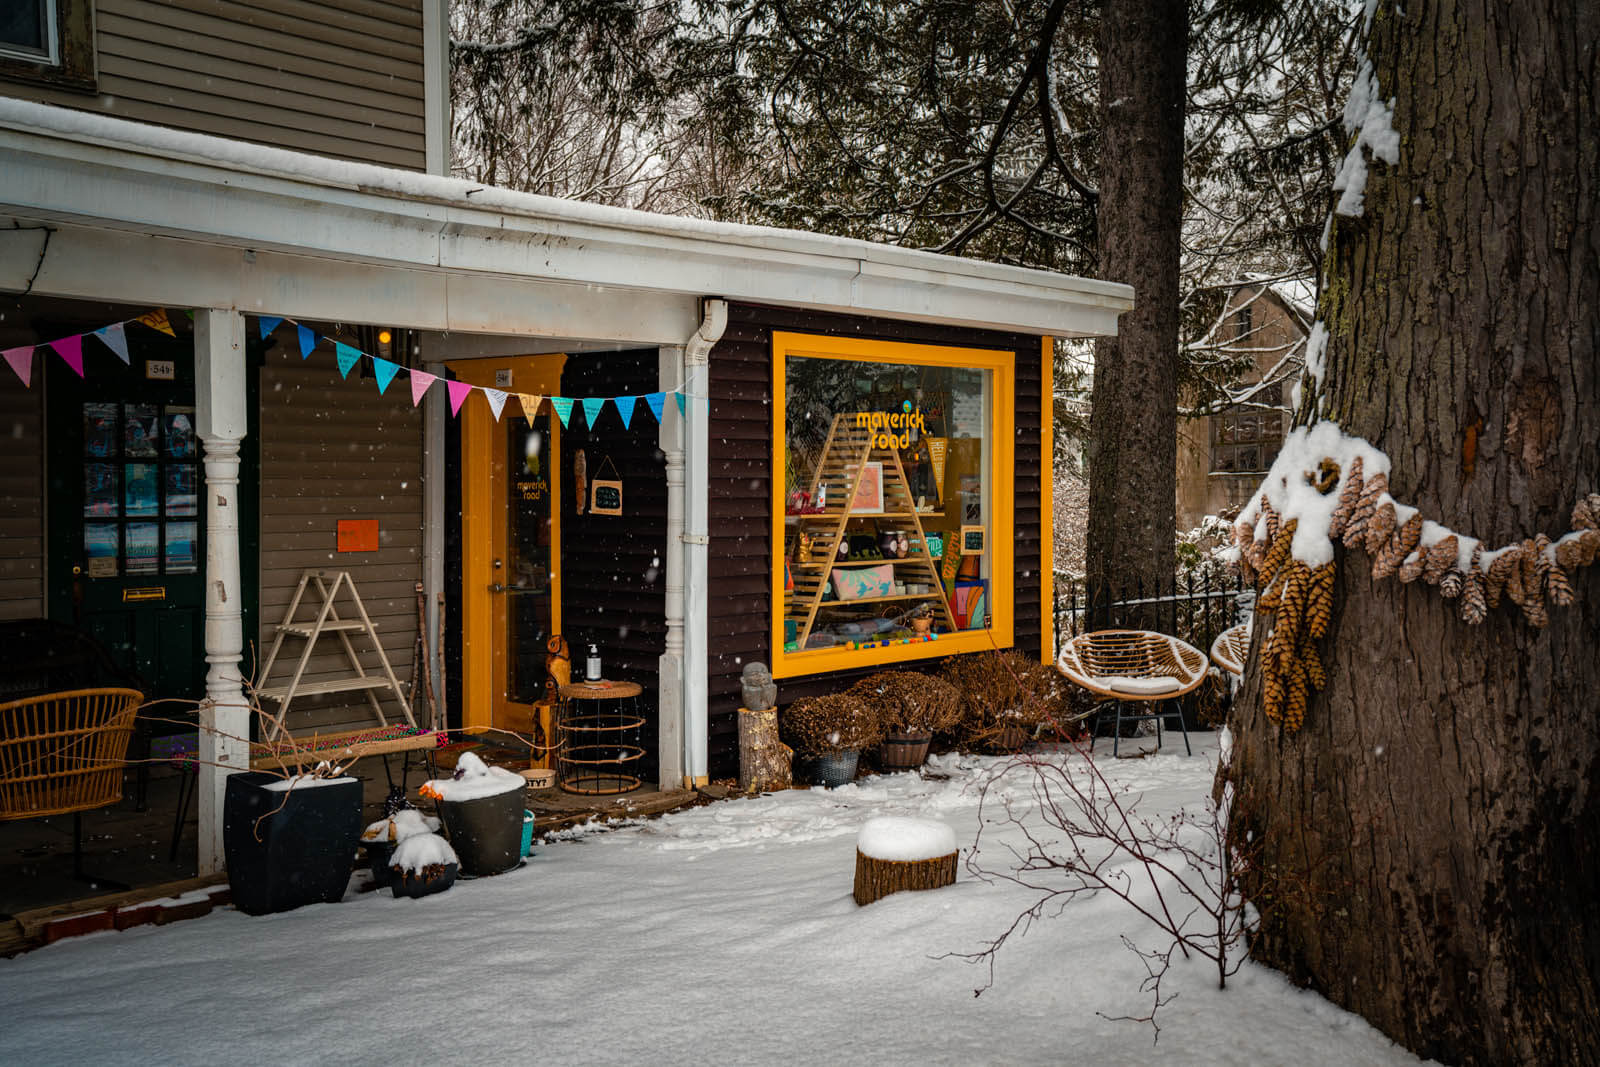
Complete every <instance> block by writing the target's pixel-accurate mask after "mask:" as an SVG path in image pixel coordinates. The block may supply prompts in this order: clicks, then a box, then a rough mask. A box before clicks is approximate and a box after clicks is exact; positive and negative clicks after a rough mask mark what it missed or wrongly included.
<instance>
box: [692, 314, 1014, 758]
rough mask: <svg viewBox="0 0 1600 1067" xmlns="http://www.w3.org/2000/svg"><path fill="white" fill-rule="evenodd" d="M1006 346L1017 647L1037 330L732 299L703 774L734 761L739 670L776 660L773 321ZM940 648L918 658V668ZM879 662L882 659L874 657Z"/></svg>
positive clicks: (722, 378)
mask: <svg viewBox="0 0 1600 1067" xmlns="http://www.w3.org/2000/svg"><path fill="white" fill-rule="evenodd" d="M774 330H789V331H795V332H799V333H812V334H826V335H834V336H843V337H862V338H870V339H874V340H883V341H910V342H920V343H924V344H939V345H953V346H966V347H970V348H987V349H1009V350H1011V351H1014V352H1016V353H1017V354H1018V358H1017V400H1016V405H1017V406H1016V424H1015V429H1016V435H1017V439H1016V446H1015V447H1016V501H1015V514H1014V520H1013V521H1014V527H1015V535H1016V547H1015V550H1014V552H1015V568H1016V580H1015V598H1016V602H1015V609H1014V619H1015V623H1014V640H1015V643H1016V645H1017V647H1019V648H1022V649H1024V650H1027V651H1028V652H1029V654H1030V655H1031V654H1036V653H1037V650H1038V648H1039V640H1040V630H1039V627H1040V611H1039V567H1040V556H1039V547H1040V544H1041V541H1040V530H1039V517H1040V501H1039V478H1040V471H1041V464H1040V456H1039V451H1040V450H1039V432H1040V421H1039V419H1040V411H1041V406H1040V396H1039V391H1040V369H1041V368H1040V341H1039V338H1037V337H1030V336H1026V335H1019V334H1010V333H988V332H983V331H978V330H961V329H954V328H951V327H946V326H931V325H925V324H921V323H907V322H890V321H887V320H883V319H867V318H855V317H851V316H844V315H829V314H824V313H821V312H807V311H795V310H792V309H787V308H770V307H761V306H756V305H734V306H733V307H731V308H730V309H729V313H728V328H727V330H726V331H725V332H724V333H723V335H722V340H721V341H719V342H718V343H717V346H716V347H715V348H714V349H712V352H711V384H710V392H711V464H710V466H711V471H710V475H711V486H710V489H711V501H710V519H711V521H710V534H711V551H710V561H709V564H708V569H707V575H708V585H709V588H708V589H707V595H708V599H709V603H710V609H709V618H708V627H709V630H710V635H709V641H710V657H709V669H708V673H709V675H710V678H709V686H708V699H709V704H710V707H709V718H710V723H709V728H710V757H711V776H712V777H713V778H721V777H728V776H731V775H733V774H735V773H737V770H738V762H739V744H738V725H737V721H736V718H735V715H736V713H737V711H738V708H739V672H740V671H741V670H742V669H743V666H744V664H746V663H748V662H750V661H751V660H760V661H762V662H764V663H770V662H771V661H772V655H771V632H772V621H771V610H772V604H771V600H772V596H771V581H772V579H771V573H772V572H771V565H772V564H771V560H772V543H771V542H772V412H773V404H772V332H773V331H774ZM938 662H939V661H937V660H920V661H917V663H916V664H915V667H916V668H917V669H919V670H926V669H930V668H931V667H936V666H937V664H938ZM875 669H882V668H875ZM867 673H869V671H868V670H857V671H839V672H831V673H828V674H823V675H811V676H807V677H800V678H786V679H782V680H780V681H779V683H778V702H779V704H780V705H782V704H788V703H789V702H791V701H793V700H797V699H799V698H800V697H804V696H812V695H815V694H818V693H825V692H834V691H837V690H838V689H841V688H843V687H844V686H846V685H848V684H849V683H850V682H853V681H854V680H855V679H857V678H859V677H861V676H862V675H864V674H867Z"/></svg>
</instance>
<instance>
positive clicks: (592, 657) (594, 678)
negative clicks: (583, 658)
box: [583, 645, 602, 682]
mask: <svg viewBox="0 0 1600 1067" xmlns="http://www.w3.org/2000/svg"><path fill="white" fill-rule="evenodd" d="M601 677H602V675H601V673H600V649H599V647H598V646H596V645H590V646H589V660H588V662H587V663H585V664H584V668H583V680H584V681H586V682H598V681H599V680H600V679H601Z"/></svg>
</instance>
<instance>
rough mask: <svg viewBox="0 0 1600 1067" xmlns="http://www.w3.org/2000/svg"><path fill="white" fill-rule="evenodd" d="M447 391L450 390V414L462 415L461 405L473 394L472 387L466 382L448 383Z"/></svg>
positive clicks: (446, 385)
mask: <svg viewBox="0 0 1600 1067" xmlns="http://www.w3.org/2000/svg"><path fill="white" fill-rule="evenodd" d="M444 386H445V388H446V389H448V390H450V414H452V415H459V414H461V403H462V401H464V400H466V399H467V394H468V393H470V392H472V386H470V385H468V384H467V383H466V382H452V381H446V382H445V383H444Z"/></svg>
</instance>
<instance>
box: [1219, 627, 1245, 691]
mask: <svg viewBox="0 0 1600 1067" xmlns="http://www.w3.org/2000/svg"><path fill="white" fill-rule="evenodd" d="M1249 654H1250V624H1249V623H1247V622H1241V623H1240V624H1239V625H1238V626H1230V627H1228V628H1227V629H1226V630H1224V631H1222V632H1221V633H1220V634H1218V635H1217V639H1216V640H1215V641H1213V642H1211V662H1212V663H1215V664H1216V665H1217V666H1218V667H1221V668H1222V669H1223V670H1225V671H1227V672H1228V673H1229V674H1231V675H1233V676H1234V677H1235V678H1243V677H1244V661H1245V657H1247V656H1248V655H1249Z"/></svg>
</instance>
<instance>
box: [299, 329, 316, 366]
mask: <svg viewBox="0 0 1600 1067" xmlns="http://www.w3.org/2000/svg"><path fill="white" fill-rule="evenodd" d="M295 329H296V330H299V331H300V358H301V359H305V358H306V357H307V356H309V355H310V354H311V350H312V349H313V348H316V347H317V335H316V334H314V333H312V332H311V331H310V330H308V329H307V328H306V327H304V326H301V325H300V324H299V323H296V324H295Z"/></svg>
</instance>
